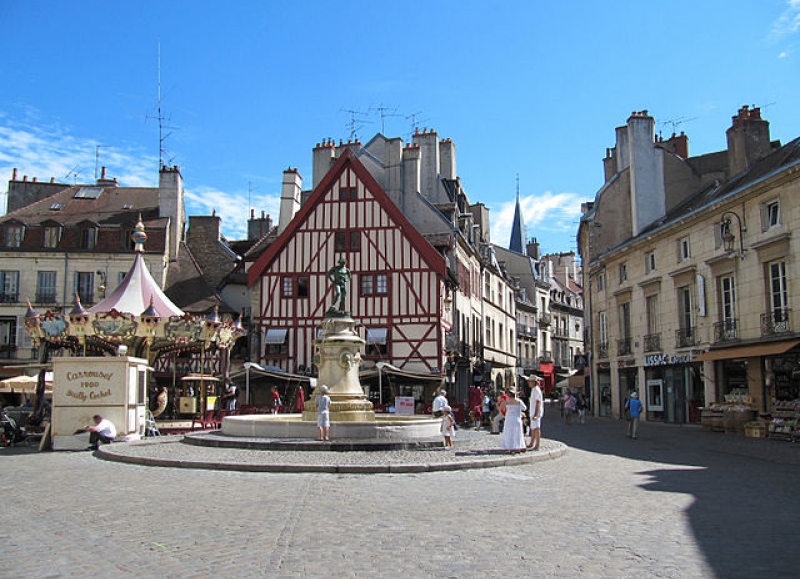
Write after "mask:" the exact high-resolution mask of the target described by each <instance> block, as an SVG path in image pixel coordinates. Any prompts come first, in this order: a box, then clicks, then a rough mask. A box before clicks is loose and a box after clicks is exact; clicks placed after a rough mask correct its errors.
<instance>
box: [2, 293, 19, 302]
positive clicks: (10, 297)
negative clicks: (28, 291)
mask: <svg viewBox="0 0 800 579" xmlns="http://www.w3.org/2000/svg"><path fill="white" fill-rule="evenodd" d="M18 301H19V293H0V303H4V304H15V303H17V302H18Z"/></svg>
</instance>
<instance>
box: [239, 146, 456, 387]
mask: <svg viewBox="0 0 800 579" xmlns="http://www.w3.org/2000/svg"><path fill="white" fill-rule="evenodd" d="M287 173H288V174H285V179H284V181H285V182H286V180H287V177H288V179H289V180H290V181H291V180H292V179H293V178H294V179H296V181H295V183H296V184H297V189H296V190H297V192H298V193H299V183H300V181H299V175H298V174H297V173H296V171H295V172H293V171H291V170H290V171H288V172H287ZM341 259H343V260H344V261H345V264H346V266H347V268H348V269H349V270H350V272H351V276H352V277H351V282H350V285H349V291H348V292H347V295H346V298H345V302H344V303H345V305H346V309H347V310H348V311H349V312H350V313H351V315H352V316H353V318H354V319H356V320H357V322H358V324H357V327H358V328H359V332H360V333H361V337H362V338H364V340H365V341H366V351H365V352H364V354H363V358H364V360H365V361H366V362H367V363H366V364H365V365H367V366H377V367H378V370H379V371H380V370H382V369H383V368H387V369H390V370H391V371H393V376H394V377H395V378H396V381H395V383H394V384H395V385H398V384H402V383H405V384H406V385H414V386H415V387H416V388H417V392H416V393H417V394H420V395H422V394H423V392H422V390H424V389H425V387H426V386H427V387H428V388H429V389H431V390H432V389H433V388H435V387H436V386H438V385H439V384H440V383H441V382H442V379H443V368H444V361H445V354H446V351H445V345H444V336H445V335H446V334H447V333H448V332H449V331H450V329H451V323H450V320H449V317H448V316H447V315H445V298H446V297H447V295H448V294H447V284H446V281H447V271H446V262H445V257H444V255H442V253H440V252H439V251H437V250H436V249H435V248H434V247H433V245H432V244H431V243H430V242H429V241H428V240H427V239H426V238H425V237H424V236H423V235H421V234H420V233H419V232H418V231H417V229H416V228H415V227H414V226H413V225H412V224H411V222H410V221H409V219H408V218H407V217H406V215H404V213H403V212H402V211H401V210H400V209H399V208H398V207H397V205H396V204H395V203H394V202H393V201H392V199H390V198H389V196H388V195H387V193H386V192H385V191H384V189H383V188H382V187H381V185H380V184H379V183H378V182H377V181H376V179H375V178H374V177H373V176H372V175H371V174H370V172H369V171H368V170H367V169H366V167H365V166H364V164H363V163H361V161H360V160H359V159H358V158H357V157H356V155H355V154H354V153H353V152H352V151H350V150H349V149H346V150H345V151H344V153H343V154H342V155H341V156H340V157H339V159H338V161H337V162H336V163H335V164H334V166H333V167H332V168H331V169H330V171H329V172H328V173H327V175H326V176H325V177H324V178H323V179H322V181H321V182H320V183H319V184H318V185H317V187H316V188H315V189H314V191H313V192H312V193H311V195H310V196H309V197H308V199H307V200H306V201H305V203H303V204H302V206H300V207H299V210H298V211H297V214H296V215H294V217H293V218H292V219H291V221H290V222H289V223H288V225H287V226H286V228H285V229H284V230H283V231H282V233H281V234H280V236H279V237H278V238H277V239H276V241H275V242H274V243H273V244H272V245H270V246H269V248H268V249H267V250H266V251H265V252H264V253H263V254H261V256H260V257H259V258H258V259H257V260H256V261H255V262H254V263H253V264H252V266H251V267H250V268H249V271H248V284H249V285H250V286H251V287H255V288H257V289H256V291H254V292H253V302H252V312H253V315H252V320H253V325H254V329H255V330H256V331H257V332H258V337H259V339H260V344H259V345H258V352H257V357H258V358H257V359H258V360H259V361H260V362H263V363H264V364H266V365H268V366H278V367H280V368H283V369H285V370H288V371H292V372H303V371H305V370H306V369H307V368H310V367H312V365H313V364H314V355H315V350H314V340H315V339H316V337H317V335H318V332H319V329H320V327H321V323H322V320H323V318H324V317H325V314H326V311H327V310H328V308H329V307H330V306H331V305H332V301H333V298H332V291H333V286H332V284H331V283H330V281H329V279H328V271H329V270H330V268H332V267H333V266H334V265H335V264H337V263H338V262H339V260H341ZM380 361H383V362H384V365H377V362H380ZM370 362H371V363H370ZM395 370H396V372H394V371H395ZM379 378H380V377H379ZM379 381H381V380H380V379H379ZM388 382H389V380H388V379H387V383H388ZM393 390H394V393H395V394H396V393H397V392H398V389H397V388H394V389H393ZM371 397H372V398H373V400H375V401H379V400H380V399H382V398H383V396H382V394H381V393H380V392H378V393H377V396H376V395H375V394H371ZM387 400H388V398H387Z"/></svg>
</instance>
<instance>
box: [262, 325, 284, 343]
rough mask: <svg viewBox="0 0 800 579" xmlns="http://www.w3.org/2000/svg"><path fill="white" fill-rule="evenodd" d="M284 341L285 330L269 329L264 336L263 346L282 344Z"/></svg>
mask: <svg viewBox="0 0 800 579" xmlns="http://www.w3.org/2000/svg"><path fill="white" fill-rule="evenodd" d="M285 341H286V328H270V329H268V330H267V333H266V335H265V336H264V343H265V344H283V343H284V342H285Z"/></svg>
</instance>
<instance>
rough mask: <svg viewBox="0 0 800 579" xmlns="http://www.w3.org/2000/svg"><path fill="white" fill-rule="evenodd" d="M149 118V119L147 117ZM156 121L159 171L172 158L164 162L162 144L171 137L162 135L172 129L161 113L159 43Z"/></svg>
mask: <svg viewBox="0 0 800 579" xmlns="http://www.w3.org/2000/svg"><path fill="white" fill-rule="evenodd" d="M148 118H151V117H148ZM155 118H156V120H157V121H158V169H159V171H160V170H161V169H163V168H164V167H166V166H167V164H169V163H171V162H172V158H170V159H169V161H167V162H165V161H164V157H165V156H166V154H167V150H166V148H165V147H164V143H165V142H166V141H167V139H168V138H169V137H170V135H172V132H171V131H170V132H169V133H167V134H164V130H165V129H172V127H170V126H168V125H167V124H165V122H166V120H167V119H165V118H164V115H163V114H162V112H161V43H160V42H159V43H158V99H157V108H156V117H155Z"/></svg>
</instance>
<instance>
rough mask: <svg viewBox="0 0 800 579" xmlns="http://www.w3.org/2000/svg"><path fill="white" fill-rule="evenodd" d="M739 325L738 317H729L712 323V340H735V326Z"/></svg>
mask: <svg viewBox="0 0 800 579" xmlns="http://www.w3.org/2000/svg"><path fill="white" fill-rule="evenodd" d="M738 326H739V319H738V318H729V319H727V320H723V321H721V322H717V323H715V324H714V341H715V342H717V343H719V342H735V341H736V340H738V339H739V333H738V331H737V328H738Z"/></svg>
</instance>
